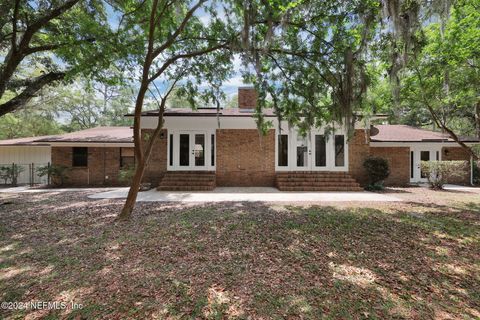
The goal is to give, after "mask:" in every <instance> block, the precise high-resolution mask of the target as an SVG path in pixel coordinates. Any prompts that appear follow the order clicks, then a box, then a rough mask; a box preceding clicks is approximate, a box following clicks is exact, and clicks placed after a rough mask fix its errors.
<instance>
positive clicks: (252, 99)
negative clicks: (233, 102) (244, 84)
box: [238, 88, 257, 109]
mask: <svg viewBox="0 0 480 320" xmlns="http://www.w3.org/2000/svg"><path fill="white" fill-rule="evenodd" d="M256 106H257V91H256V90H255V88H238V108H240V109H254V108H255V107H256Z"/></svg>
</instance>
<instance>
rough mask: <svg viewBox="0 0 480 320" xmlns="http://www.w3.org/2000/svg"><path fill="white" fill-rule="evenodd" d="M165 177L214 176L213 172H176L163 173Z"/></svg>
mask: <svg viewBox="0 0 480 320" xmlns="http://www.w3.org/2000/svg"><path fill="white" fill-rule="evenodd" d="M165 174H167V175H171V176H189V175H193V176H214V175H215V172H201V171H198V172H188V171H187V172H184V171H182V172H177V171H168V172H167V173H165Z"/></svg>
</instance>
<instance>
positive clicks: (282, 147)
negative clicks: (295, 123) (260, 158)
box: [276, 130, 348, 171]
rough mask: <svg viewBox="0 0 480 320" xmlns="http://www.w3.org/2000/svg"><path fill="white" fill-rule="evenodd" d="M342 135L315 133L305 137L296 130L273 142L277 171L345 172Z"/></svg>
mask: <svg viewBox="0 0 480 320" xmlns="http://www.w3.org/2000/svg"><path fill="white" fill-rule="evenodd" d="M345 137H346V136H345V134H343V133H341V132H339V133H336V134H331V135H326V134H325V133H323V132H321V131H320V130H314V131H312V132H311V133H308V134H307V135H305V136H302V135H301V134H300V133H298V132H296V131H295V130H290V131H289V132H282V134H280V135H277V138H276V156H277V160H276V170H277V171H348V145H347V141H346V138H345Z"/></svg>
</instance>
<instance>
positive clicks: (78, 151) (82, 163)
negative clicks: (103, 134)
mask: <svg viewBox="0 0 480 320" xmlns="http://www.w3.org/2000/svg"><path fill="white" fill-rule="evenodd" d="M87 166H88V148H86V147H73V148H72V167H87Z"/></svg>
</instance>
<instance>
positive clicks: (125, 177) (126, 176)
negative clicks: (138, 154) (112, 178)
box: [118, 166, 135, 184]
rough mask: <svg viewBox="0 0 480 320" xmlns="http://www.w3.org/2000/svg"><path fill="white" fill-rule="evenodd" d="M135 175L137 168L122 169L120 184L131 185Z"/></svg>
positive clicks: (119, 176) (119, 173)
mask: <svg viewBox="0 0 480 320" xmlns="http://www.w3.org/2000/svg"><path fill="white" fill-rule="evenodd" d="M134 174H135V167H134V166H127V167H125V168H122V169H120V171H119V172H118V180H119V181H120V182H125V183H128V184H131V183H132V179H133V176H134Z"/></svg>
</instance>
